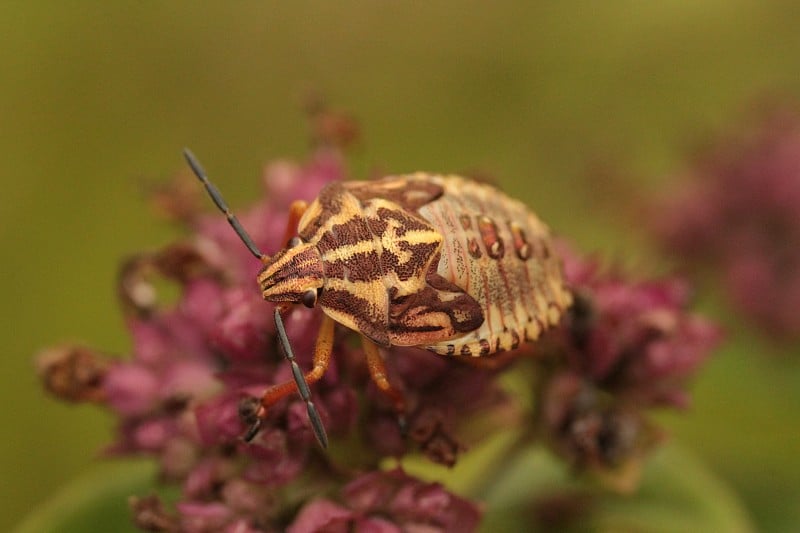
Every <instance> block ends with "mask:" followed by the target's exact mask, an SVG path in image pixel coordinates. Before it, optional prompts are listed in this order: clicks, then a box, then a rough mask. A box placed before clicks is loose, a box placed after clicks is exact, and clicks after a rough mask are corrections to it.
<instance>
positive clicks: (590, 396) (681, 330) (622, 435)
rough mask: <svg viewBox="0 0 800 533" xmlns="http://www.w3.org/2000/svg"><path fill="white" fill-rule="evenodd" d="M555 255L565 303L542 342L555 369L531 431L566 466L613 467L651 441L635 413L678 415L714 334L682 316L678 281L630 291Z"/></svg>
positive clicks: (628, 284)
mask: <svg viewBox="0 0 800 533" xmlns="http://www.w3.org/2000/svg"><path fill="white" fill-rule="evenodd" d="M560 248H561V256H562V258H563V259H564V263H565V265H564V268H565V275H566V277H567V280H568V282H569V283H570V285H571V287H572V289H573V291H574V294H575V302H574V304H573V307H572V309H571V311H570V313H569V314H568V316H567V318H566V319H565V320H564V321H563V322H562V325H561V327H560V328H559V330H558V331H557V332H555V334H554V335H552V336H551V338H550V339H549V343H550V351H551V352H552V353H554V354H555V355H556V356H557V358H558V360H559V361H562V362H561V364H560V365H557V366H556V368H555V369H553V370H552V373H551V374H550V375H549V377H548V379H547V380H546V381H545V382H544V385H543V387H542V389H541V391H540V400H541V405H540V416H541V419H540V423H541V424H542V425H543V428H544V431H545V435H546V436H548V437H549V439H550V442H551V443H552V444H553V445H554V446H555V448H556V449H557V450H559V451H560V452H561V453H562V455H565V456H566V457H568V458H569V459H570V460H571V461H572V462H574V463H576V464H578V465H582V466H587V465H590V466H595V467H608V466H615V465H620V464H622V463H624V462H625V461H627V460H628V459H631V458H635V457H636V456H638V455H640V454H641V452H642V451H644V449H645V448H646V447H648V446H649V445H650V444H652V442H653V441H654V440H655V438H656V437H657V435H656V433H657V432H655V431H654V428H652V427H651V426H650V425H649V424H648V423H647V422H646V419H645V417H644V410H645V409H647V408H650V407H659V406H670V407H678V408H681V407H685V406H687V405H688V403H689V395H688V392H687V390H686V386H687V381H688V380H689V379H690V378H691V377H692V376H693V375H694V374H695V373H696V371H697V369H698V367H699V366H700V365H701V364H702V363H703V362H704V361H705V360H706V359H707V358H708V357H709V356H710V355H711V353H712V351H713V348H714V347H716V345H717V344H718V343H719V342H720V340H721V338H722V334H721V331H720V329H719V328H718V327H717V326H715V325H714V324H712V323H711V322H710V321H708V320H706V319H704V318H702V317H700V316H698V315H695V314H692V313H690V312H689V311H688V304H689V289H688V286H687V284H686V283H685V282H684V281H682V280H680V279H677V278H665V279H659V280H650V281H633V280H630V279H626V278H625V277H624V276H623V275H622V274H621V273H620V272H618V271H615V270H612V269H605V268H603V267H602V266H601V264H600V262H599V261H598V260H596V259H594V258H583V257H580V256H579V255H577V254H576V253H575V252H574V251H572V250H571V249H570V248H569V247H568V246H567V245H564V244H563V243H562V245H561V246H560Z"/></svg>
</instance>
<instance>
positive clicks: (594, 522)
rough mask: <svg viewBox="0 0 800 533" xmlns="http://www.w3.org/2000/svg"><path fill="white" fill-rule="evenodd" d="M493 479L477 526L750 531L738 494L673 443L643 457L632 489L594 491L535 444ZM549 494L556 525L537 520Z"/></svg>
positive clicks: (664, 532) (661, 532)
mask: <svg viewBox="0 0 800 533" xmlns="http://www.w3.org/2000/svg"><path fill="white" fill-rule="evenodd" d="M498 480H499V481H498V482H497V483H496V484H495V485H494V487H492V488H491V489H490V490H489V491H488V493H487V496H486V504H487V507H486V515H485V519H484V522H483V524H482V530H483V531H492V532H496V531H549V530H552V529H556V528H557V529H559V530H568V531H636V532H642V533H671V532H683V531H721V532H743V533H744V532H750V531H753V530H754V526H753V523H752V521H751V519H750V517H749V516H748V514H747V512H746V511H745V510H744V508H743V507H742V504H741V502H740V501H739V499H738V497H737V496H736V495H735V494H734V493H733V492H732V491H731V490H730V489H729V488H728V487H727V486H725V485H724V484H723V482H722V481H721V480H720V479H718V478H717V477H715V476H714V474H713V473H712V472H711V471H709V470H708V469H707V468H706V467H705V466H704V465H703V464H702V463H701V462H700V461H698V460H697V459H696V458H695V457H694V456H692V455H691V454H690V453H689V452H687V451H685V450H682V449H681V448H679V447H678V446H676V445H667V446H665V447H663V448H662V449H660V450H658V451H657V452H655V453H654V454H653V455H652V456H651V457H649V458H648V459H647V460H646V466H645V469H644V474H643V478H642V484H641V486H640V488H639V490H638V491H637V492H636V493H635V494H632V495H620V494H613V493H609V492H605V491H600V490H598V489H597V487H596V486H592V485H590V484H589V483H588V482H585V481H581V480H580V479H579V478H577V477H576V476H574V475H573V474H572V473H570V471H569V469H568V468H566V467H565V466H564V465H563V464H562V463H561V462H560V461H559V460H558V459H555V458H553V457H552V456H551V455H550V454H549V453H548V452H546V451H544V450H542V449H540V448H531V449H529V450H528V451H526V452H525V453H523V454H521V455H520V457H519V459H518V460H517V461H515V462H514V463H513V464H511V465H510V467H508V469H507V470H506V472H504V473H503V475H501V476H499V477H498ZM553 497H557V499H555V500H553V499H552V498H553ZM547 499H550V505H551V508H557V509H556V511H558V509H559V508H560V509H561V511H560V512H561V515H560V516H561V519H563V521H562V522H559V523H558V524H557V525H554V524H553V523H550V524H545V523H542V522H541V521H538V522H537V519H536V517H537V516H541V514H539V515H537V513H536V504H537V502H539V503H540V505H541V504H542V502H544V501H547ZM570 502H571V503H570Z"/></svg>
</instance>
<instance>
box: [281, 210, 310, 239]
mask: <svg viewBox="0 0 800 533" xmlns="http://www.w3.org/2000/svg"><path fill="white" fill-rule="evenodd" d="M306 209H308V202H306V201H305V200H295V201H294V202H292V205H290V206H289V219H288V220H287V221H286V233H285V234H284V237H283V242H289V239H291V238H292V237H294V236H296V235H297V225H298V224H299V223H300V219H301V218H302V217H303V213H305V212H306Z"/></svg>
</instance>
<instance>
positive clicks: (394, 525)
mask: <svg viewBox="0 0 800 533" xmlns="http://www.w3.org/2000/svg"><path fill="white" fill-rule="evenodd" d="M339 497H340V499H341V503H334V502H333V501H331V500H326V499H317V500H313V501H312V502H310V503H308V504H307V505H306V506H305V507H304V508H303V509H301V510H300V513H299V514H298V516H297V518H296V519H295V521H294V522H293V523H292V524H291V525H290V526H289V527H288V529H287V532H288V533H306V532H316V531H320V532H321V531H364V532H367V531H369V532H376V533H383V532H385V533H399V532H402V531H409V532H413V531H418V532H423V531H424V532H431V533H434V532H441V533H449V532H451V533H468V532H470V531H474V530H476V529H477V527H478V522H479V520H480V517H481V510H480V508H479V507H478V506H476V505H475V504H474V503H471V502H469V501H467V500H465V499H463V498H460V497H458V496H455V495H453V494H451V493H450V492H448V491H446V490H445V489H444V488H443V487H442V486H441V485H439V484H437V483H423V482H421V481H419V480H417V479H414V478H412V477H410V476H408V475H407V474H406V473H405V472H403V471H402V470H399V469H397V470H392V471H389V472H380V471H378V472H370V473H367V474H364V475H362V476H360V477H358V478H356V479H354V480H353V481H351V482H350V483H348V484H347V485H346V486H345V487H344V488H343V489H342V491H341V494H340V495H339Z"/></svg>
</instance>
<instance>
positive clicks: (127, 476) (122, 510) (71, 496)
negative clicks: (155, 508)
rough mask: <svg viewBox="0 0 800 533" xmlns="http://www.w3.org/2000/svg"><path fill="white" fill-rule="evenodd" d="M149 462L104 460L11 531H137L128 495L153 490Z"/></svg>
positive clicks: (36, 532) (35, 510)
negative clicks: (104, 461)
mask: <svg viewBox="0 0 800 533" xmlns="http://www.w3.org/2000/svg"><path fill="white" fill-rule="evenodd" d="M154 479H155V468H154V466H153V465H152V463H151V462H144V461H125V462H121V461H120V462H107V463H104V464H102V465H100V466H97V467H95V468H93V469H92V470H90V471H89V472H87V473H86V474H84V475H82V476H80V477H78V478H77V479H75V480H73V481H72V482H70V483H68V484H67V485H66V486H64V487H62V488H61V489H59V490H58V491H57V492H56V493H55V495H54V496H53V497H52V498H51V499H50V500H48V501H46V502H45V503H44V504H42V505H41V506H39V507H38V508H37V509H34V510H33V511H32V512H31V513H30V514H29V515H28V516H27V517H26V518H25V520H23V521H22V523H21V524H19V525H18V526H17V528H16V529H15V530H14V531H15V533H60V532H63V533H81V532H97V531H114V532H117V533H125V532H136V531H139V530H138V529H136V528H135V527H134V526H133V523H132V522H131V515H130V511H129V509H128V498H129V497H130V496H133V495H146V494H150V493H152V492H153V490H154V489H153V485H154V483H153V480H154Z"/></svg>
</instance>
